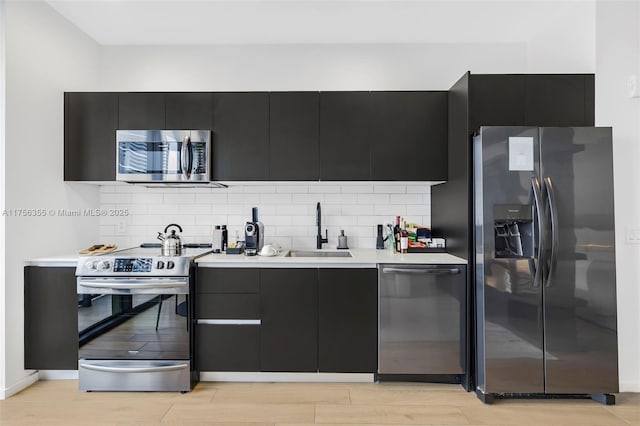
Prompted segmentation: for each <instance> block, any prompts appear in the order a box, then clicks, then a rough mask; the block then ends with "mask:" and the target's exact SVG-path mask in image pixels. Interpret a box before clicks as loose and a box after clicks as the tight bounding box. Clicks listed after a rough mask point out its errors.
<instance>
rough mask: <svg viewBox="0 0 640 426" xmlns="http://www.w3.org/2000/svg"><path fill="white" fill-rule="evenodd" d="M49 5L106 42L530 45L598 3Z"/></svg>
mask: <svg viewBox="0 0 640 426" xmlns="http://www.w3.org/2000/svg"><path fill="white" fill-rule="evenodd" d="M9 1H11V0H9ZM14 1H17V0H14ZM47 3H49V4H50V5H51V6H52V7H53V8H55V9H56V10H57V11H58V12H59V13H60V14H62V15H63V16H65V17H66V18H67V19H68V20H69V21H71V22H72V23H74V24H75V25H76V26H77V27H79V28H80V29H81V30H82V31H84V32H85V33H87V34H88V35H89V36H90V37H91V38H93V39H94V40H96V41H97V42H98V43H100V44H102V45H202V44H290V43H475V42H477V43H496V42H526V41H528V40H530V39H531V38H532V37H535V36H536V35H538V34H539V33H540V32H541V31H543V30H544V28H545V27H547V26H548V25H552V24H553V23H554V22H558V20H561V19H571V16H572V15H573V14H574V12H575V11H576V10H577V9H578V8H581V7H584V5H585V4H591V5H593V2H589V1H575V0H574V1H562V2H559V1H513V0H512V1H480V0H471V1H469V0H467V1H417V0H414V1H404V0H387V1H384V0H377V1H368V0H360V1H344V0H342V1H336V0H334V1H319V0H285V1H272V0H253V1H245V0H240V1H238V0H236V1H217V0H200V1H171V0H155V1H154V0H137V1H127V0H47Z"/></svg>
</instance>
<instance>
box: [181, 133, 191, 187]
mask: <svg viewBox="0 0 640 426" xmlns="http://www.w3.org/2000/svg"><path fill="white" fill-rule="evenodd" d="M192 164H193V152H192V147H191V136H189V135H187V136H185V137H184V139H183V140H182V149H181V150H180V166H181V167H182V176H183V177H184V180H189V178H190V177H191V167H192Z"/></svg>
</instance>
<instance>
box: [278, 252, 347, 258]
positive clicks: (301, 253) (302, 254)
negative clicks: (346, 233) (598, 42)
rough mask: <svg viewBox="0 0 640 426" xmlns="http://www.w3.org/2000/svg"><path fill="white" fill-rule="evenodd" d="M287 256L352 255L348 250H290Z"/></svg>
mask: <svg viewBox="0 0 640 426" xmlns="http://www.w3.org/2000/svg"><path fill="white" fill-rule="evenodd" d="M285 257H352V256H351V253H349V252H348V251H316V250H290V251H288V252H287V254H286V255H285Z"/></svg>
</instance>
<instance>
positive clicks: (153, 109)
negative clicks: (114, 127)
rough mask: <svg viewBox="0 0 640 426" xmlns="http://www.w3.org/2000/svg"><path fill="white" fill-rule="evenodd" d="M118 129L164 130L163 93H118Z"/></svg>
mask: <svg viewBox="0 0 640 426" xmlns="http://www.w3.org/2000/svg"><path fill="white" fill-rule="evenodd" d="M118 128H119V129H126V130H145V129H149V130H151V129H154V130H155V129H164V128H165V94H164V93H120V94H119V95H118Z"/></svg>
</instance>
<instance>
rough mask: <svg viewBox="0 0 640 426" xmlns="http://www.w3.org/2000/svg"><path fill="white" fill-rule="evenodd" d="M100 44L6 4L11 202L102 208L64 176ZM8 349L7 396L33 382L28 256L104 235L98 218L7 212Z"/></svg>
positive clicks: (50, 13)
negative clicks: (76, 94)
mask: <svg viewBox="0 0 640 426" xmlns="http://www.w3.org/2000/svg"><path fill="white" fill-rule="evenodd" d="M98 56H99V48H98V45H97V44H96V43H95V42H93V41H92V40H91V39H90V38H88V37H87V36H86V35H84V34H83V33H81V32H80V31H79V30H77V29H76V28H75V27H73V26H72V25H70V24H69V23H68V22H67V21H66V20H65V19H63V18H62V17H61V16H60V15H59V14H58V13H57V12H55V11H54V10H53V9H51V8H50V7H49V6H48V5H46V4H44V3H42V2H13V1H12V2H8V3H7V4H6V140H8V141H10V143H7V144H6V147H5V148H6V152H5V153H6V159H7V161H6V163H5V168H4V169H3V172H4V173H5V179H6V193H5V197H6V198H5V203H6V205H5V208H6V209H8V210H10V209H34V208H35V209H45V210H48V209H58V208H96V207H97V206H98V189H97V188H96V187H93V186H88V185H81V184H76V185H74V184H65V183H64V182H63V167H62V166H63V92H64V91H65V90H90V89H95V87H96V83H97V79H98V74H99V69H98ZM5 219H6V229H5V231H6V233H5V234H4V243H5V244H6V247H9V248H10V250H7V251H6V254H5V262H6V263H5V266H6V269H3V270H2V271H3V272H2V273H3V274H4V275H5V276H4V279H5V283H6V285H5V287H4V291H5V303H4V305H3V306H4V309H3V313H4V316H5V321H6V323H5V325H4V327H3V329H2V331H1V333H0V338H1V339H2V341H3V343H4V347H5V349H6V351H5V352H4V355H5V360H4V363H3V368H4V378H3V381H2V382H0V398H2V397H5V396H8V395H10V394H12V393H14V392H15V391H16V390H19V389H20V388H21V387H22V386H23V385H24V384H25V383H28V382H29V381H30V380H32V378H31V377H29V372H28V371H25V370H24V369H23V366H24V360H23V358H24V356H23V331H24V330H23V323H24V312H23V262H24V261H25V260H27V259H30V258H34V257H37V256H42V255H51V254H55V253H71V252H76V251H77V250H78V248H79V247H82V246H87V245H89V244H90V243H93V242H94V241H95V240H96V237H97V229H98V221H97V219H95V218H90V217H87V218H63V217H55V216H51V215H49V214H47V216H45V217H15V216H14V217H6V218H5Z"/></svg>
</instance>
